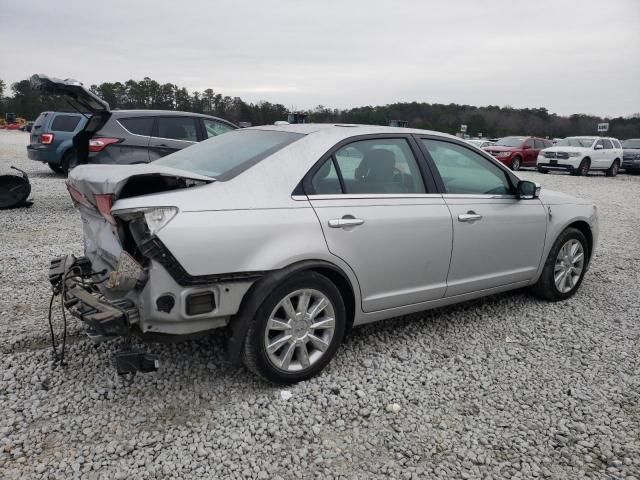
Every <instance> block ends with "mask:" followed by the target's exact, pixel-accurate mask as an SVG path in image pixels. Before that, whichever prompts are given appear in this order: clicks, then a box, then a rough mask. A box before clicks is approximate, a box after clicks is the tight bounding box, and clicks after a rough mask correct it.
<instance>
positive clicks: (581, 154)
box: [537, 137, 622, 177]
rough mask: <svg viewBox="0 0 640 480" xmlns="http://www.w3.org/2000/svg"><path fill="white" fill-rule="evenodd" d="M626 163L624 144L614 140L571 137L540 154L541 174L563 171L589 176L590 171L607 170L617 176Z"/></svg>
mask: <svg viewBox="0 0 640 480" xmlns="http://www.w3.org/2000/svg"><path fill="white" fill-rule="evenodd" d="M621 164H622V145H620V142H619V141H618V140H617V139H615V138H610V137H567V138H565V139H562V140H560V141H559V142H558V143H556V144H555V145H554V146H553V147H550V148H545V149H544V150H541V151H540V153H539V154H538V162H537V166H538V171H539V172H541V173H548V172H549V171H550V170H561V171H565V172H569V173H571V174H572V175H586V174H587V173H588V172H589V170H604V171H605V173H606V175H607V176H608V177H615V176H616V175H617V174H618V171H619V170H620V166H621Z"/></svg>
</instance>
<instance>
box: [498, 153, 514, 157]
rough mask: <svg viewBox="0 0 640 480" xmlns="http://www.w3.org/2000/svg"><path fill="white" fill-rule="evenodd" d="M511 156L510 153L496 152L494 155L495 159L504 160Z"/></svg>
mask: <svg viewBox="0 0 640 480" xmlns="http://www.w3.org/2000/svg"><path fill="white" fill-rule="evenodd" d="M510 155H511V152H498V153H496V157H498V158H504V157H508V156H510Z"/></svg>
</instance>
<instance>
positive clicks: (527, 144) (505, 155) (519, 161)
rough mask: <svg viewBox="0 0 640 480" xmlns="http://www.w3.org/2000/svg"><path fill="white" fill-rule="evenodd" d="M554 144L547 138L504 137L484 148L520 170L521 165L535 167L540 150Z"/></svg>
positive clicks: (508, 165) (507, 164)
mask: <svg viewBox="0 0 640 480" xmlns="http://www.w3.org/2000/svg"><path fill="white" fill-rule="evenodd" d="M552 146H553V143H552V142H551V140H547V139H545V138H536V137H504V138H501V139H500V140H498V142H496V144H495V145H491V146H490V147H484V148H483V150H484V151H485V152H489V153H490V154H491V155H493V156H494V157H496V158H497V159H498V160H500V161H501V162H502V163H504V164H505V165H506V166H507V167H510V168H511V169H512V170H520V167H535V166H536V163H537V161H538V153H540V150H542V149H543V148H549V147H552Z"/></svg>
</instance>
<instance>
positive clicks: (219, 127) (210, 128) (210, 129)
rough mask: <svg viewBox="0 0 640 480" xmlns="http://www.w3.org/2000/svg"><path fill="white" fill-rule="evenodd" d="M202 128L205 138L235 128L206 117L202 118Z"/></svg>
mask: <svg viewBox="0 0 640 480" xmlns="http://www.w3.org/2000/svg"><path fill="white" fill-rule="evenodd" d="M202 122H203V123H204V130H205V132H206V134H207V138H211V137H215V136H216V135H222V134H223V133H227V132H230V131H231V130H235V128H233V127H231V126H229V125H227V124H226V123H222V122H217V121H215V120H210V119H208V118H203V119H202Z"/></svg>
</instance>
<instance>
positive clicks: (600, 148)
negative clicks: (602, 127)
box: [593, 145, 604, 150]
mask: <svg viewBox="0 0 640 480" xmlns="http://www.w3.org/2000/svg"><path fill="white" fill-rule="evenodd" d="M603 148H604V146H602V145H596V146H595V147H593V149H594V150H602V149H603Z"/></svg>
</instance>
